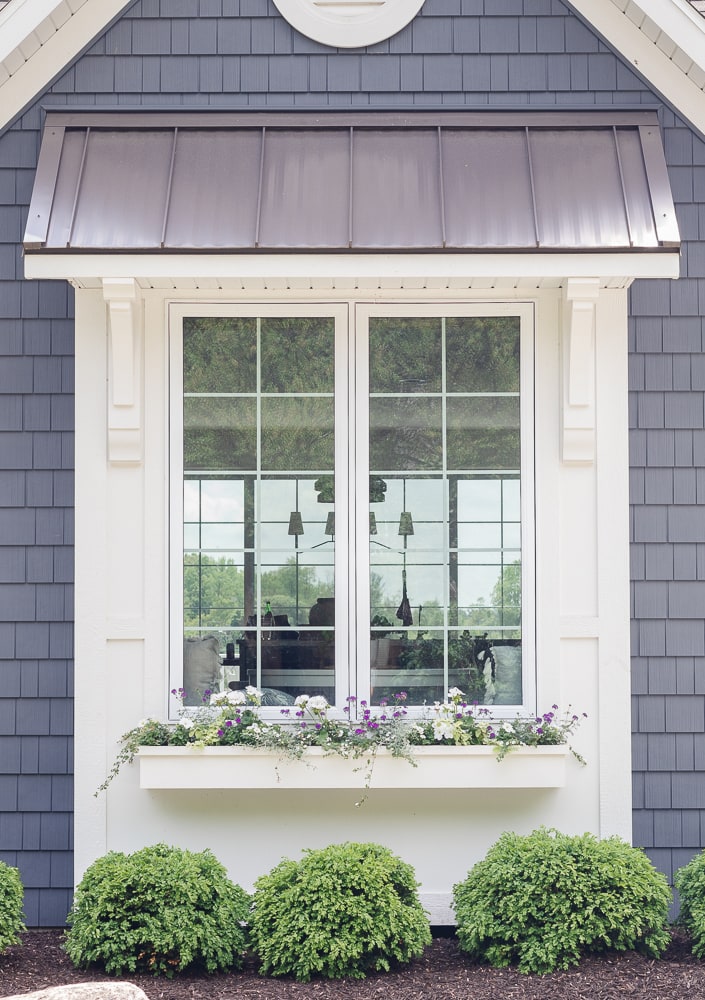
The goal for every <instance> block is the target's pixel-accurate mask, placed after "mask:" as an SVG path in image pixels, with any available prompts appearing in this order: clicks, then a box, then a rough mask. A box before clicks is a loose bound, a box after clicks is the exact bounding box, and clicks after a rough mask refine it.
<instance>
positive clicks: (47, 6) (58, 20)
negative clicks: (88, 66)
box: [0, 0, 133, 133]
mask: <svg viewBox="0 0 705 1000" xmlns="http://www.w3.org/2000/svg"><path fill="white" fill-rule="evenodd" d="M132 2H133V0H12V3H9V4H7V6H6V7H3V8H2V9H1V10H0V133H1V132H2V130H3V129H5V128H6V127H7V126H8V125H10V124H11V123H12V122H13V121H14V120H15V118H17V116H18V115H19V114H21V112H22V111H23V110H24V109H25V108H26V107H27V106H28V105H29V104H31V102H32V101H33V100H35V99H36V98H37V97H38V96H39V95H40V94H41V93H42V92H43V91H44V90H45V89H46V88H47V87H48V86H49V84H50V83H51V82H52V81H53V80H54V79H56V77H57V76H59V75H60V74H61V73H62V72H63V71H64V70H65V69H67V68H68V67H69V66H70V65H71V63H72V62H73V61H74V59H75V58H76V57H77V56H78V55H79V54H80V53H81V52H82V51H83V50H84V49H85V48H86V47H87V46H88V45H90V43H91V42H92V41H93V40H94V39H95V38H97V36H98V35H100V34H101V33H102V32H103V31H105V30H106V29H107V28H108V26H109V25H110V24H112V22H113V21H114V20H115V18H116V17H118V16H119V15H120V14H121V13H122V12H123V11H124V10H125V9H126V8H127V7H129V6H130V4H131V3H132Z"/></svg>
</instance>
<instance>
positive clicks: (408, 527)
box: [399, 510, 414, 535]
mask: <svg viewBox="0 0 705 1000" xmlns="http://www.w3.org/2000/svg"><path fill="white" fill-rule="evenodd" d="M413 533H414V522H413V520H412V518H411V513H410V512H409V511H408V510H403V511H402V513H401V517H400V518H399V534H400V535H413Z"/></svg>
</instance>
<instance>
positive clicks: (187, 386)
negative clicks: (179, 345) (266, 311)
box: [184, 317, 257, 393]
mask: <svg viewBox="0 0 705 1000" xmlns="http://www.w3.org/2000/svg"><path fill="white" fill-rule="evenodd" d="M256 388H257V326H256V320H254V319H233V318H228V319H222V318H221V319H218V318H215V319H210V318H209V319H200V318H194V317H188V318H186V319H185V320H184V392H187V393H189V392H199V393H201V392H227V393H233V392H235V393H237V392H255V391H256Z"/></svg>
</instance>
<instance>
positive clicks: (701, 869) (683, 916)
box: [673, 852, 705, 958]
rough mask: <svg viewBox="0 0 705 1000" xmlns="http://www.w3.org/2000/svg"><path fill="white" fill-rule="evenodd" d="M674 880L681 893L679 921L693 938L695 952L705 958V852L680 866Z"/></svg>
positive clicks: (699, 956)
mask: <svg viewBox="0 0 705 1000" xmlns="http://www.w3.org/2000/svg"><path fill="white" fill-rule="evenodd" d="M673 881H674V883H675V886H676V889H678V892H679V894H680V904H681V908H680V914H679V916H678V923H679V924H680V925H681V926H682V927H684V928H685V930H686V931H687V932H688V934H689V935H690V937H691V938H692V940H693V954H694V955H697V957H698V958H705V853H703V852H701V853H700V854H696V856H695V857H694V858H693V860H692V861H690V862H689V863H688V864H687V865H686V866H685V867H684V868H679V869H678V871H677V872H676V874H675V878H674V880H673Z"/></svg>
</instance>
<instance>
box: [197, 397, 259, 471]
mask: <svg viewBox="0 0 705 1000" xmlns="http://www.w3.org/2000/svg"><path fill="white" fill-rule="evenodd" d="M256 425H257V404H256V400H254V399H249V398H245V399H238V398H237V397H225V398H224V397H221V396H217V397H213V396H206V397H200V396H196V397H187V398H186V399H184V468H186V469H254V468H255V466H256V464H257V426H256Z"/></svg>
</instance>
